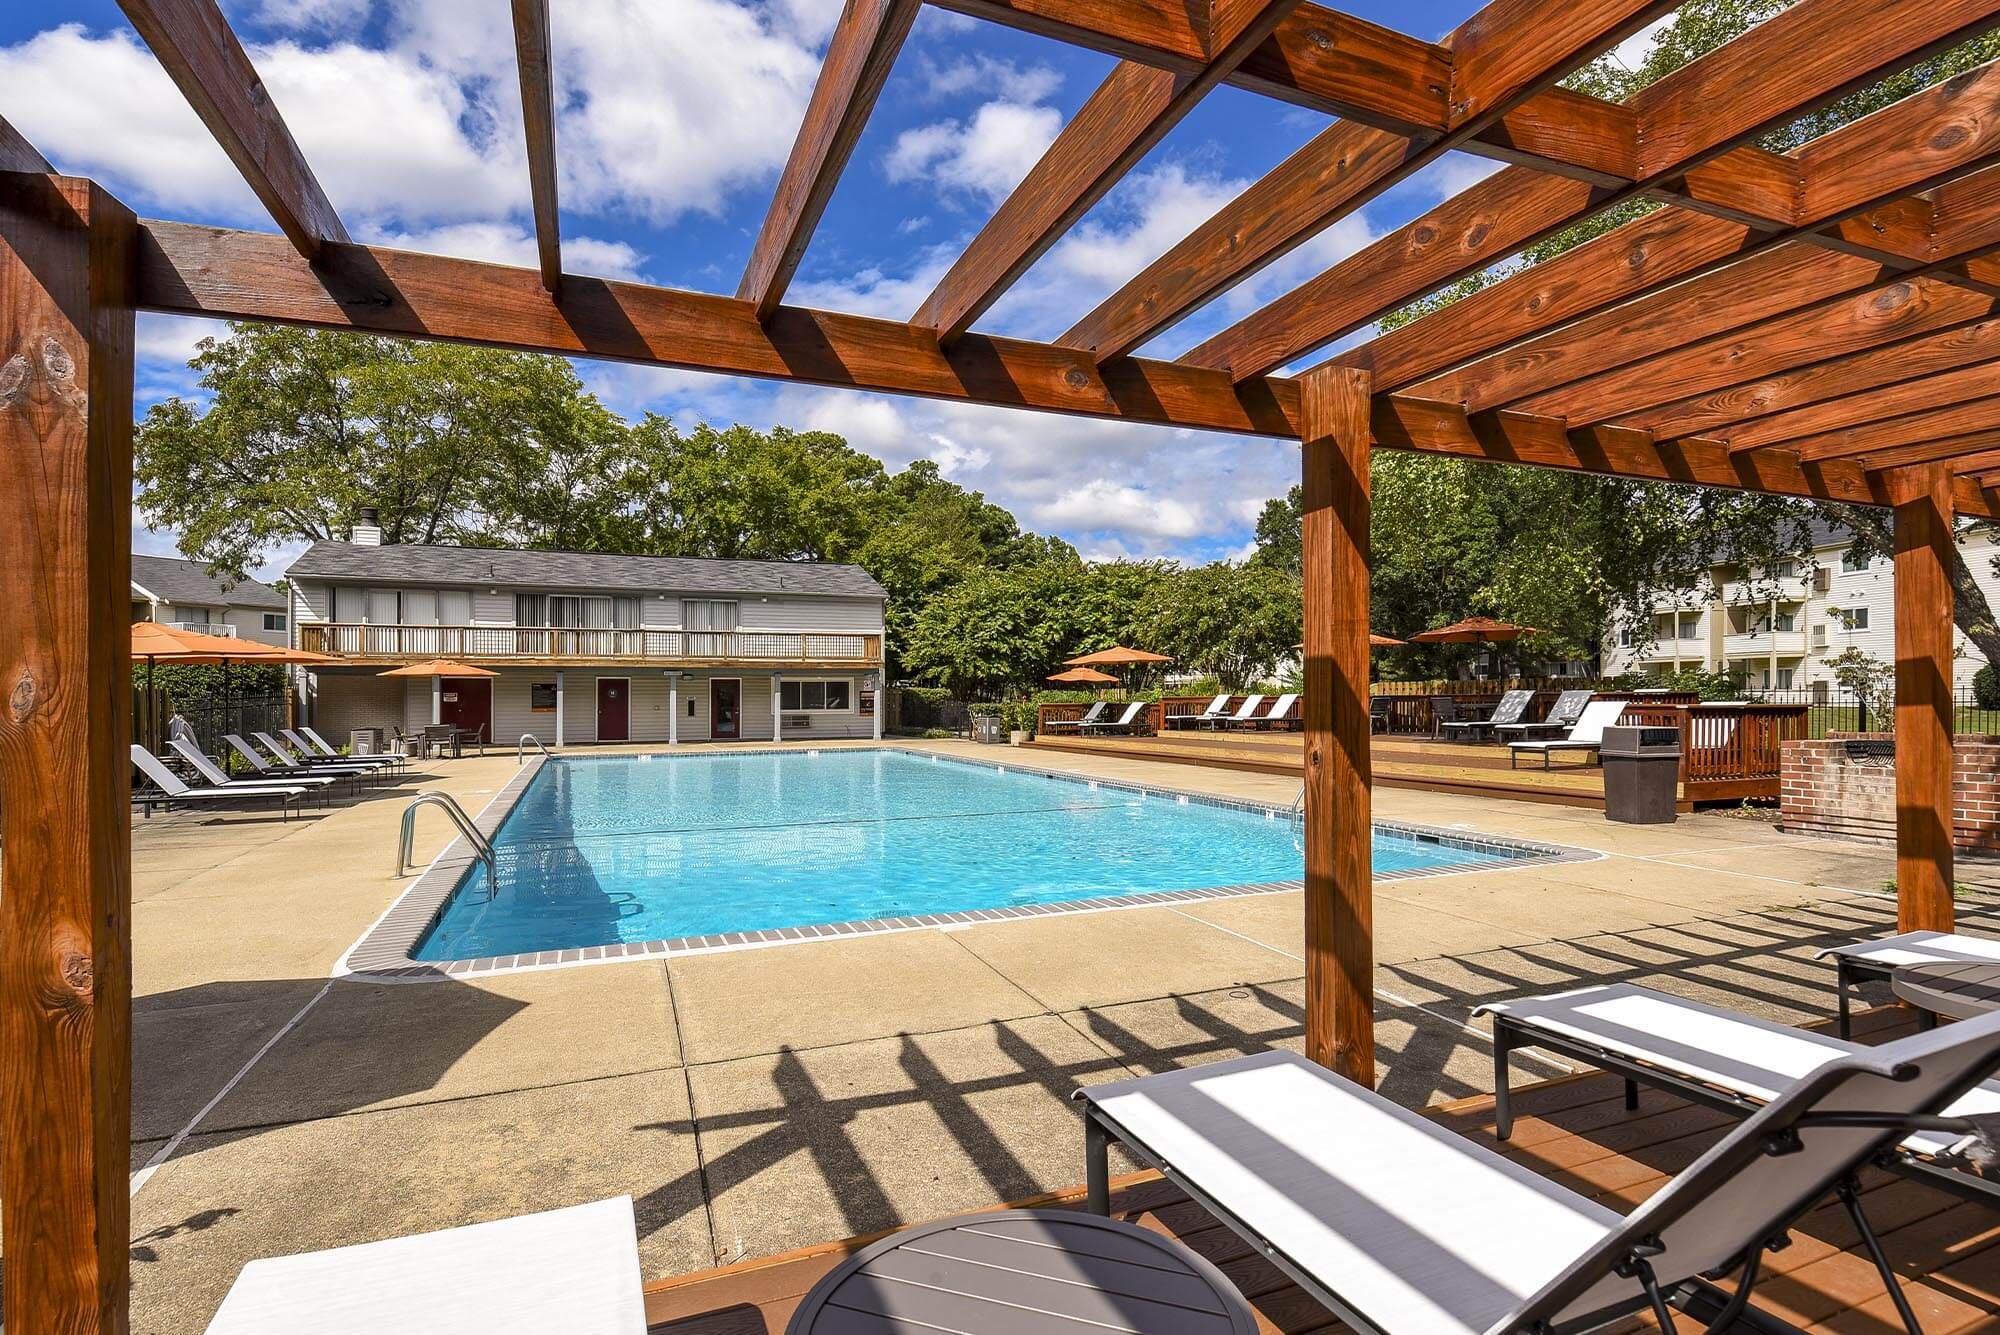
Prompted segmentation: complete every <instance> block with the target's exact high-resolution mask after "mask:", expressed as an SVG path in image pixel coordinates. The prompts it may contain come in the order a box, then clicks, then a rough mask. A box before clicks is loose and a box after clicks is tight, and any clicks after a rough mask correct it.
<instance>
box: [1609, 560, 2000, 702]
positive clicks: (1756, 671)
mask: <svg viewBox="0 0 2000 1335" xmlns="http://www.w3.org/2000/svg"><path fill="white" fill-rule="evenodd" d="M1849 543H1850V538H1849V535H1848V532H1847V530H1846V529H1844V528H1840V527H1838V526H1835V525H1833V524H1824V523H1815V524H1814V526H1813V536H1812V545H1813V551H1812V556H1811V558H1810V559H1809V560H1803V561H1788V562H1783V563H1781V564H1780V565H1779V566H1778V567H1776V568H1774V569H1771V570H1755V571H1750V572H1747V573H1746V572H1744V571H1742V570H1740V569H1732V568H1727V567H1718V568H1717V569H1716V571H1715V578H1714V584H1715V586H1716V588H1715V589H1689V590H1687V591H1686V592H1684V593H1683V594H1681V595H1679V596H1678V598H1677V599H1676V600H1675V602H1674V604H1673V605H1671V606H1661V607H1659V608H1656V609H1655V610H1654V612H1653V614H1652V617H1651V634H1650V635H1648V634H1647V633H1646V631H1645V629H1644V628H1643V627H1642V626H1640V625H1637V624H1634V623H1632V622H1630V621H1625V622H1616V623H1614V625H1613V627H1612V630H1611V633H1610V635H1609V636H1608V637H1607V638H1606V641H1605V645H1604V668H1603V670H1604V675H1606V676H1618V675H1620V674H1623V673H1627V672H1648V671H1655V672H1662V673H1664V672H1675V671H1680V670H1682V669H1684V668H1702V669H1707V670H1710V671H1720V672H1728V673H1731V674H1732V675H1734V676H1736V677H1738V678H1739V679H1741V680H1742V682H1743V683H1744V685H1745V687H1746V689H1750V690H1759V691H1770V690H1778V691H1787V690H1820V691H1831V690H1833V689H1834V687H1835V683H1834V680H1833V674H1832V672H1831V670H1829V669H1828V667H1827V662H1828V661H1829V660H1830V659H1832V658H1833V657H1834V656H1835V655H1837V654H1839V653H1840V652H1841V651H1843V650H1845V649H1850V648H1852V649H1859V650H1861V651H1862V652H1864V653H1866V654H1868V655H1870V656H1871V657H1873V658H1875V659H1877V660H1878V661H1880V662H1883V663H1893V662H1894V661H1895V643H1896V623H1895V602H1894V592H1893V586H1892V583H1891V564H1892V563H1891V561H1890V559H1889V558H1888V557H1887V556H1877V557H1874V558H1873V559H1870V560H1866V561H1856V560H1854V559H1852V558H1851V557H1850V555H1849V552H1848V547H1849ZM1960 551H1961V552H1962V553H1963V554H1964V556H1965V562H1966V565H1967V567H1968V568H1969V569H1970V570H1971V572H1972V575H1973V577H1974V578H1975V579H1977V580H1978V581H1979V584H1980V587H1981V588H1982V589H1984V590H1985V592H1986V596H1987V598H1988V599H1989V600H1991V601H1992V602H1993V604H1994V605H1995V607H2000V576H1996V575H1995V574H1994V573H1993V558H1994V556H1995V555H1996V554H2000V552H1996V548H1995V543H1994V539H1993V538H1992V536H1991V535H1986V534H1982V535H1978V536H1974V537H1970V538H1967V539H1966V540H1965V541H1964V542H1963V543H1962V544H1961V546H1960ZM1717 589H1719V590H1720V596H1719V597H1714V596H1712V595H1713V594H1714V593H1715V591H1716V590H1717ZM1984 662H1985V659H1984V658H1983V657H1982V656H1981V655H1980V654H1978V653H1977V652H1976V651H1975V650H1973V649H1971V648H1970V646H1968V645H1967V644H1966V642H1965V639H1964V637H1963V636H1962V635H1961V636H1959V638H1958V657H1957V661H1956V665H1955V670H1954V672H1953V677H1954V684H1955V685H1956V686H1957V687H1958V688H1960V689H1969V688H1970V687H1971V685H1972V676H1973V674H1974V673H1975V672H1977V671H1978V670H1979V668H1980V666H1981V664H1983V663H1984Z"/></svg>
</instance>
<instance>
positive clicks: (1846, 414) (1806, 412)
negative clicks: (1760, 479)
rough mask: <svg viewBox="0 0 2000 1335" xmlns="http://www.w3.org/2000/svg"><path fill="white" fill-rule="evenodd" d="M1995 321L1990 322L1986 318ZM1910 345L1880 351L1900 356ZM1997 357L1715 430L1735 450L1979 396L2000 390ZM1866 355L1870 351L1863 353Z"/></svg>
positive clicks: (1994, 352) (1995, 352)
mask: <svg viewBox="0 0 2000 1335" xmlns="http://www.w3.org/2000/svg"><path fill="white" fill-rule="evenodd" d="M1981 323H1984V324H1991V323H1992V322H1991V321H1982V322H1981ZM1905 346H1907V345H1905V344H1897V345H1894V346H1892V347H1890V348H1888V349H1884V350H1882V351H1881V352H1879V353H1877V354H1875V355H1879V356H1885V357H1888V358H1892V359H1893V358H1895V357H1896V356H1897V354H1899V353H1901V352H1902V349H1903V348H1904V347H1905ZM1987 351H1988V355H1989V356H1993V357H1995V358H1996V360H1993V361H1986V362H1982V363H1977V364H1974V365H1972V366H1963V367H1960V368H1958V369H1957V370H1953V371H1946V372H1943V373H1941V374H1938V375H1919V376H1914V377H1910V378H1906V379H1902V380H1898V381H1895V382H1894V383H1891V384H1886V385H1882V386H1880V387H1878V388H1876V389H1875V390H1874V391H1873V392H1870V393H1854V394H1848V395H1844V396H1842V397H1839V398H1833V399H1825V400H1822V401H1820V402H1818V403H1809V404H1806V405H1804V406H1803V407H1799V408H1794V409H1792V410H1791V411H1790V412H1783V413H1773V414H1771V415H1770V416H1768V417H1763V418H1760V419H1758V420H1757V421H1755V422H1752V423H1747V424H1745V425H1742V426H1738V427H1734V428H1732V429H1730V430H1729V431H1726V432H1712V433H1710V434H1712V435H1715V436H1716V437H1718V438H1719V439H1724V440H1727V441H1728V442H1729V448H1730V449H1732V450H1741V449H1754V448H1756V447H1757V446H1760V445H1779V444H1783V445H1786V446H1787V448H1790V447H1791V442H1794V441H1801V440H1806V439H1809V438H1811V437H1814V436H1820V435H1824V434H1826V433H1828V432H1833V431H1840V430H1845V429H1852V428H1860V427H1864V426H1866V425H1867V424H1869V423H1873V422H1881V421H1884V420H1885V419H1888V418H1894V417H1901V416H1903V415H1904V414H1906V413H1915V412H1925V411H1934V410H1939V409H1943V408H1946V407H1949V406H1951V405H1953V404H1958V403H1962V402H1966V401H1970V400H1974V399H1983V398H1988V397H1991V396H1993V395H2000V348H1992V349H1988V350H1987ZM1864 355H1867V354H1864Z"/></svg>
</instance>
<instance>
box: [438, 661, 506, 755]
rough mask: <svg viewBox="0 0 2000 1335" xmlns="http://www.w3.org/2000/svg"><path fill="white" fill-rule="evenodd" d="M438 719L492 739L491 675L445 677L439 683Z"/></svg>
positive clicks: (483, 739) (488, 739)
mask: <svg viewBox="0 0 2000 1335" xmlns="http://www.w3.org/2000/svg"><path fill="white" fill-rule="evenodd" d="M438 722H440V723H449V724H451V725H452V726H453V727H455V728H460V729H462V730H464V731H466V732H477V733H478V734H479V739H480V740H481V741H483V742H491V741H492V740H493V681H492V678H490V677H446V678H445V679H444V680H443V681H442V682H440V683H439V684H438Z"/></svg>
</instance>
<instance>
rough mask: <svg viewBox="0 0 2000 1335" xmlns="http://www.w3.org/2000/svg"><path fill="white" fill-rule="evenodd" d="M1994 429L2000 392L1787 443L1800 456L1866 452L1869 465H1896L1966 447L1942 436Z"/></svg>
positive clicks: (1860, 454)
mask: <svg viewBox="0 0 2000 1335" xmlns="http://www.w3.org/2000/svg"><path fill="white" fill-rule="evenodd" d="M1993 430H2000V395H1994V396H1989V397H1987V398H1983V399H1975V400H1971V401H1969V402H1964V403H1953V404H1951V405H1949V406H1947V407H1943V408H1928V409H1925V410H1923V411H1921V412H1914V413H1906V414H1903V415H1901V416H1896V417H1890V418H1886V419H1884V420H1882V421H1879V422H1869V423H1867V424H1865V425H1863V426H1857V427H1847V428H1844V429H1842V430H1838V431H1827V432H1822V433H1820V434H1818V435H1813V436H1806V437H1803V438H1801V439H1799V440H1794V441H1790V442H1787V443H1786V445H1785V447H1784V448H1785V449H1786V450H1788V451H1790V452H1791V453H1793V454H1796V455H1798V456H1799V458H1801V459H1847V458H1865V460H1866V466H1867V467H1869V468H1895V467H1897V466H1899V465H1902V464H1912V463H1929V462H1931V461H1932V460H1934V459H1948V458H1950V457H1951V456H1952V455H1953V454H1956V453H1963V451H1962V450H1958V449H1946V448H1940V442H1950V441H1952V440H1954V439H1955V438H1957V437H1961V436H1967V435H1971V434H1972V433H1974V432H1981V431H1993Z"/></svg>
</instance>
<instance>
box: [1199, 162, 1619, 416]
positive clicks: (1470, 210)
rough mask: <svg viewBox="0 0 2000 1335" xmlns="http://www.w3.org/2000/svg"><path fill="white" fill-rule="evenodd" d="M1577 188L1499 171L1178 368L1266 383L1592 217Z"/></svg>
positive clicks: (1593, 191)
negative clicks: (1344, 339) (1200, 368)
mask: <svg viewBox="0 0 2000 1335" xmlns="http://www.w3.org/2000/svg"><path fill="white" fill-rule="evenodd" d="M1605 198H1606V195H1605V192H1604V191H1603V190H1601V189H1599V188H1598V187H1596V186H1593V185H1591V184H1590V183H1589V182H1587V181H1576V180H1570V179H1568V178H1565V177H1560V176H1545V175H1543V174H1541V173H1539V172H1534V171H1529V170H1527V169H1525V168H1521V167H1506V168H1503V169H1501V171H1499V172H1498V173H1496V174H1495V175H1493V176H1490V177H1488V178H1487V179H1486V180H1484V181H1482V182H1480V183H1479V184H1478V185H1476V186H1474V187H1472V188H1471V189H1470V190H1467V191H1464V192H1463V193H1461V194H1458V195H1455V196H1453V197H1452V198H1450V199H1447V200H1446V201H1445V202H1444V203H1442V204H1440V205H1438V206H1437V207H1436V208H1434V209H1432V210H1431V211H1430V212H1428V213H1426V214H1424V215H1423V216H1422V217H1420V218H1418V219H1416V220H1415V221H1413V222H1410V223H1407V224H1405V225H1404V226H1402V227H1399V228H1397V229H1396V230H1395V231H1393V232H1391V233H1389V234H1388V235H1387V236H1385V237H1383V238H1381V239H1380V240H1378V241H1376V242H1374V243H1373V244H1372V245H1370V246H1368V247H1366V248H1365V249H1363V250H1361V251H1359V252H1357V253H1356V254H1353V255H1350V256H1348V257H1347V258H1346V259H1344V260H1342V261H1341V262H1340V263H1338V264H1336V265H1334V266H1333V267H1332V268H1330V269H1328V270H1326V271H1325V272H1323V273H1321V274H1319V275H1318V276H1317V277H1315V278H1312V279H1309V280H1308V281H1307V282H1305V283H1303V284H1301V285H1300V286H1298V287H1296V288H1293V289H1292V290H1291V291H1290V292H1287V293H1286V294H1285V295H1284V296H1282V297H1280V298H1278V299H1277V300H1276V301H1273V302H1272V303H1270V304H1269V305H1267V306H1265V307H1264V308H1263V309H1261V310H1259V311H1256V312H1254V313H1253V314H1251V315H1249V316H1247V317H1245V318H1244V319H1242V320H1239V321H1238V322H1237V323H1235V324H1233V325H1231V326H1230V327H1229V328H1227V329H1225V330H1223V331H1222V332H1221V333H1219V334H1217V335H1216V336H1215V337H1213V338H1211V339H1208V340H1207V341H1205V342H1204V343H1202V344H1201V345H1200V346H1199V347H1197V348H1195V349H1194V350H1193V351H1191V352H1189V353H1187V355H1185V356H1184V357H1182V358H1181V360H1182V361H1183V362H1185V363H1186V364H1187V365H1189V366H1206V367H1209V368H1211V369H1214V370H1220V371H1227V372H1229V374H1230V375H1231V376H1233V377H1235V378H1236V379H1238V380H1248V379H1252V378H1254V377H1257V376H1263V375H1269V374H1270V373H1271V372H1272V371H1275V370H1277V369H1278V368H1279V367H1281V366H1284V365H1285V364H1286V363H1288V362H1290V361H1293V360H1294V359H1296V358H1298V357H1302V356H1304V355H1305V354H1307V353H1309V352H1311V351H1312V350H1313V349H1314V348H1317V347H1321V346H1323V345H1325V344H1327V343H1330V342H1332V341H1333V340H1334V339H1337V338H1339V337H1341V336H1342V335H1344V334H1348V333H1351V332H1353V331H1354V330H1356V329H1360V328H1362V327H1363V326H1365V325H1367V324H1369V323H1370V322H1372V321H1374V320H1376V319H1378V318H1380V317H1381V316H1382V315H1384V314H1385V313H1387V312H1389V311H1392V310H1394V309H1396V308H1397V307H1398V306H1401V305H1403V304H1405V303H1406V302H1409V301H1411V300H1414V299H1415V298H1417V297H1420V296H1422V295H1423V294H1424V293H1426V292H1430V291H1433V290H1435V289H1437V288H1439V287H1442V286H1444V285H1445V284H1447V283H1450V282H1453V281H1455V280H1456V279H1458V278H1461V277H1463V276H1464V275H1466V274H1468V273H1472V272H1474V271H1475V270H1478V269H1483V268H1485V267H1486V266H1487V265H1489V264H1491V263H1493V262H1494V261H1495V260H1499V259H1503V258H1505V257H1506V256H1508V255H1510V254H1512V253H1514V252H1515V251H1517V250H1519V249H1521V248H1522V247H1523V246H1527V245H1531V244H1532V243H1534V242H1535V241H1538V240H1540V239H1541V238H1543V237H1545V236H1549V235H1551V234H1553V233H1554V232H1556V231H1559V230H1560V229H1561V228H1563V227H1565V226H1567V225H1568V224H1569V223H1570V222H1572V221H1574V220H1575V219H1577V218H1580V217H1583V216H1585V215H1587V214H1589V213H1592V212H1595V211H1596V210H1597V209H1598V208H1599V207H1600V206H1601V205H1602V203H1603V202H1604V200H1605Z"/></svg>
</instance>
